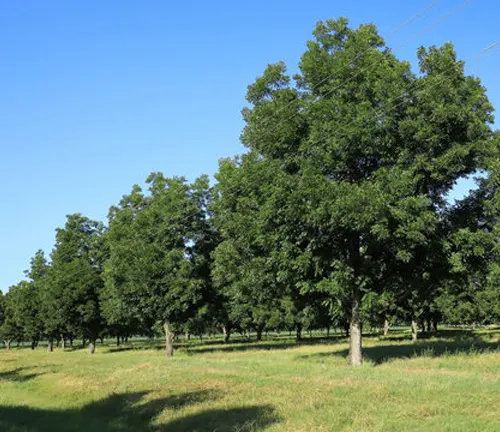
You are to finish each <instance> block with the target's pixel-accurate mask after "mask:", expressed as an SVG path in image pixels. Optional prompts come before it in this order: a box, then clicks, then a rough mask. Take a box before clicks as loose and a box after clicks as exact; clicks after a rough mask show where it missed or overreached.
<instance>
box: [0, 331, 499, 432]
mask: <svg viewBox="0 0 500 432" xmlns="http://www.w3.org/2000/svg"><path fill="white" fill-rule="evenodd" d="M499 335H500V332H499V331H498V330H493V329H490V330H477V331H474V332H473V331H442V332H440V334H439V335H438V336H437V337H431V338H429V339H424V340H421V341H419V342H417V343H412V342H411V341H410V340H409V338H408V336H407V334H405V333H403V332H398V333H392V334H391V335H390V337H388V338H383V337H377V336H374V337H368V338H365V343H364V345H365V363H364V365H363V367H361V368H357V369H352V368H349V367H348V366H347V362H346V355H347V349H348V345H347V341H346V340H345V339H344V338H342V337H340V336H337V337H334V336H332V338H330V339H326V338H322V339H320V338H313V339H306V340H304V341H303V342H302V343H301V344H296V343H295V342H294V341H293V339H291V338H288V337H287V336H284V335H281V336H279V337H278V336H277V335H273V336H270V337H269V339H268V340H264V341H262V342H259V343H256V342H251V341H246V340H243V339H240V340H237V341H236V342H232V343H230V344H227V345H224V344H223V343H222V341H221V340H220V339H217V340H205V341H203V342H199V341H194V340H193V341H191V342H189V343H184V342H182V341H181V342H182V343H179V344H178V350H177V351H176V354H175V356H174V358H172V359H166V358H165V357H164V355H163V352H162V350H161V349H159V348H160V347H161V344H158V346H151V345H148V344H147V343H146V342H137V341H134V343H131V344H128V345H125V346H122V347H120V348H117V347H115V346H113V345H109V346H100V345H99V346H98V350H97V352H96V354H95V355H94V356H90V355H89V354H88V353H87V351H86V350H81V349H76V350H67V351H64V352H63V351H62V350H60V349H59V350H56V351H55V352H53V353H48V352H46V351H45V350H44V349H43V348H39V349H37V350H35V351H34V352H32V351H31V350H29V349H26V348H21V349H13V350H12V351H11V352H7V351H5V350H3V351H0V430H1V431H9V432H10V431H59V430H61V431H80V430H91V431H127V432H128V431H141V430H165V431H197V430H199V431H202V430H203V431H205V430H206V431H212V430H213V431H215V430H216V431H219V432H220V431H253V430H269V431H308V432H311V431H342V430H345V431H405V430H429V431H436V430H439V431H447V430H449V431H462V430H463V431H498V430H500V410H499V403H500V381H499V379H500V351H499V348H498V347H499V342H500V341H499Z"/></svg>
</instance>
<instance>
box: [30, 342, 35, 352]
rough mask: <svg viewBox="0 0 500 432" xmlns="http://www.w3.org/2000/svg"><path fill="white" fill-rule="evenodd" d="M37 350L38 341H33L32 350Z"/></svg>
mask: <svg viewBox="0 0 500 432" xmlns="http://www.w3.org/2000/svg"><path fill="white" fill-rule="evenodd" d="M35 348H36V341H31V350H34V349H35Z"/></svg>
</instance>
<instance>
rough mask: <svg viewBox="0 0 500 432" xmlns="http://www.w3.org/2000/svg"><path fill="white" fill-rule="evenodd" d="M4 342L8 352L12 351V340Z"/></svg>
mask: <svg viewBox="0 0 500 432" xmlns="http://www.w3.org/2000/svg"><path fill="white" fill-rule="evenodd" d="M4 342H5V347H6V348H7V351H10V344H11V342H12V341H11V340H10V339H8V340H6V341H4Z"/></svg>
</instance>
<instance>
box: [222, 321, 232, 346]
mask: <svg viewBox="0 0 500 432" xmlns="http://www.w3.org/2000/svg"><path fill="white" fill-rule="evenodd" d="M222 332H223V333H224V343H228V342H229V338H230V337H231V327H229V326H227V325H225V326H224V327H222Z"/></svg>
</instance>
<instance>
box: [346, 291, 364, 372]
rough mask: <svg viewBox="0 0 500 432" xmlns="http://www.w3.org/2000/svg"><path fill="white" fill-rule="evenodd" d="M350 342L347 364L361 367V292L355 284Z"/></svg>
mask: <svg viewBox="0 0 500 432" xmlns="http://www.w3.org/2000/svg"><path fill="white" fill-rule="evenodd" d="M350 330H351V340H350V347H349V363H350V364H351V366H361V363H362V360H363V359H362V351H361V349H362V334H361V291H360V289H359V286H358V284H357V283H356V284H355V286H354V289H353V296H352V306H351V326H350Z"/></svg>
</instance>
